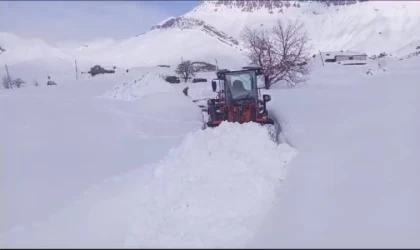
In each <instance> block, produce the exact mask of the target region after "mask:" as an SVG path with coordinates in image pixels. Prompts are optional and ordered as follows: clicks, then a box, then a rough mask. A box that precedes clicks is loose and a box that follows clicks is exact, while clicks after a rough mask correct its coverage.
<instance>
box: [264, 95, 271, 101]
mask: <svg viewBox="0 0 420 250" xmlns="http://www.w3.org/2000/svg"><path fill="white" fill-rule="evenodd" d="M263 99H264V102H269V101H271V96H270V95H263Z"/></svg>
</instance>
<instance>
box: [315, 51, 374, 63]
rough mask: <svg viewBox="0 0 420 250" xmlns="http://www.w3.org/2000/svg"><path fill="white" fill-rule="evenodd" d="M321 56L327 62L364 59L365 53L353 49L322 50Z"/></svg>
mask: <svg viewBox="0 0 420 250" xmlns="http://www.w3.org/2000/svg"><path fill="white" fill-rule="evenodd" d="M322 54H323V55H322V57H323V59H324V61H325V62H327V63H334V62H341V61H352V60H356V61H366V60H367V55H366V53H361V52H355V51H336V52H324V53H322Z"/></svg>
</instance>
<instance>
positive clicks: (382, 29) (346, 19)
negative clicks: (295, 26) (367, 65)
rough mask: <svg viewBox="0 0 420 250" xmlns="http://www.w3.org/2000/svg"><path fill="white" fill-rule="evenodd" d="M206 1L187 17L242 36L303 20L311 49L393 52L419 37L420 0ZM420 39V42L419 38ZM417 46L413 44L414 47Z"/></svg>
mask: <svg viewBox="0 0 420 250" xmlns="http://www.w3.org/2000/svg"><path fill="white" fill-rule="evenodd" d="M335 2H336V1H288V2H279V1H203V2H202V3H201V4H200V5H199V6H197V7H196V8H195V9H193V10H192V11H190V12H189V13H187V14H185V15H184V17H190V18H197V19H201V20H204V21H205V22H207V23H209V24H211V25H213V26H214V27H216V28H218V29H220V30H222V31H224V32H226V33H227V34H229V35H231V36H232V37H234V38H236V39H239V38H240V34H241V31H242V30H243V29H244V27H245V26H247V25H250V26H263V27H269V26H271V25H273V24H274V23H275V21H276V20H277V19H278V18H280V19H282V20H295V19H299V20H301V21H302V22H303V23H304V25H305V27H306V29H307V30H308V32H309V34H310V36H311V39H312V45H313V52H314V53H316V52H318V50H321V51H325V50H333V51H334V50H335V51H337V50H356V51H362V52H365V53H367V54H369V55H372V54H379V53H381V52H387V53H388V54H395V55H397V54H396V53H394V52H398V50H400V49H401V48H403V47H406V46H409V45H410V44H412V43H413V42H416V44H418V43H419V42H420V29H419V27H420V19H419V18H418V17H419V16H420V3H419V2H417V1H367V2H366V1H363V2H359V1H340V2H341V4H338V1H337V3H336V4H334V3H335ZM418 45H420V44H418ZM414 48H415V47H414Z"/></svg>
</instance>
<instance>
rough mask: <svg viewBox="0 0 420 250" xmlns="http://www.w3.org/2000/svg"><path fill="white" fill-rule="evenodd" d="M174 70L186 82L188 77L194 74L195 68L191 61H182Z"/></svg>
mask: <svg viewBox="0 0 420 250" xmlns="http://www.w3.org/2000/svg"><path fill="white" fill-rule="evenodd" d="M175 72H176V73H177V74H178V75H180V76H181V78H182V79H184V81H185V82H187V80H188V78H190V77H191V76H195V70H194V67H193V64H192V63H191V61H183V62H181V63H180V64H179V65H178V67H177V68H176V70H175Z"/></svg>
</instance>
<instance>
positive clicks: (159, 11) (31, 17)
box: [0, 1, 199, 43]
mask: <svg viewBox="0 0 420 250" xmlns="http://www.w3.org/2000/svg"><path fill="white" fill-rule="evenodd" d="M198 2H199V1H0V32H10V33H13V34H16V35H19V36H23V37H38V38H41V39H44V40H45V41H46V42H49V43H59V42H63V41H75V42H80V41H91V40H94V39H97V38H112V39H123V38H128V37H130V36H133V35H137V34H139V33H142V32H145V31H147V30H148V29H149V28H150V27H151V26H152V25H154V24H156V23H158V22H160V21H161V20H163V19H165V18H167V17H169V16H179V15H182V14H184V13H186V12H188V11H189V10H191V9H192V8H193V7H195V6H196V5H197V4H198Z"/></svg>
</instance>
